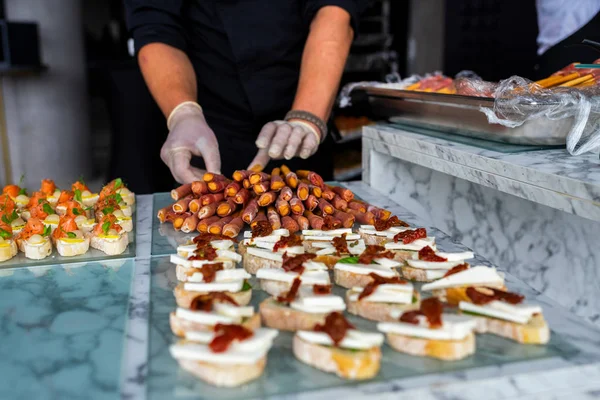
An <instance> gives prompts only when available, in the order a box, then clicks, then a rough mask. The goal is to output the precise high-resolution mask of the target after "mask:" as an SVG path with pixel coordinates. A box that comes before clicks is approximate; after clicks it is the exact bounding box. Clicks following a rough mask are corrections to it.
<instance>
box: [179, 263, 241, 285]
mask: <svg viewBox="0 0 600 400" xmlns="http://www.w3.org/2000/svg"><path fill="white" fill-rule="evenodd" d="M234 267H235V264H234V263H232V262H224V263H223V268H224V269H233V268H234ZM195 272H200V273H201V272H202V271H201V270H200V268H186V267H183V266H181V265H177V266H176V267H175V276H176V277H177V280H178V281H179V282H187V281H188V279H189V277H190V276H192V275H194V273H195Z"/></svg>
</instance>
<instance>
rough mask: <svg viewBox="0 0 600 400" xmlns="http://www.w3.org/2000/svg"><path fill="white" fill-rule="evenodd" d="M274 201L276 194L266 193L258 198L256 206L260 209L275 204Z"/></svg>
mask: <svg viewBox="0 0 600 400" xmlns="http://www.w3.org/2000/svg"><path fill="white" fill-rule="evenodd" d="M275 200H277V194H275V192H267V193H264V194H262V195H260V197H259V198H258V205H259V206H261V207H267V206H270V205H271V204H273V203H275Z"/></svg>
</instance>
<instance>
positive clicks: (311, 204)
mask: <svg viewBox="0 0 600 400" xmlns="http://www.w3.org/2000/svg"><path fill="white" fill-rule="evenodd" d="M318 205H319V199H317V198H316V197H315V196H314V195H312V194H311V195H309V196H308V198H307V199H306V201H305V202H304V208H306V209H307V210H308V211H313V210H314V209H315V208H317V206H318Z"/></svg>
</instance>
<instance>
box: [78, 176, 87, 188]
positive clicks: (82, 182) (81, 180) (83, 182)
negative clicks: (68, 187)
mask: <svg viewBox="0 0 600 400" xmlns="http://www.w3.org/2000/svg"><path fill="white" fill-rule="evenodd" d="M77 182H81V184H82V185H83V186H87V185H86V184H85V181H84V180H83V175H79V179H77Z"/></svg>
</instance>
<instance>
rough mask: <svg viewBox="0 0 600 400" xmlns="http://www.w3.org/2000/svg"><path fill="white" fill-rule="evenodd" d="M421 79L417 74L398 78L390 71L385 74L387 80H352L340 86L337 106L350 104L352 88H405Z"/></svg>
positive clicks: (348, 105)
mask: <svg viewBox="0 0 600 400" xmlns="http://www.w3.org/2000/svg"><path fill="white" fill-rule="evenodd" d="M420 79H422V77H421V76H419V75H413V76H409V77H408V78H404V79H400V75H398V74H396V73H392V74H389V75H387V76H386V80H387V82H353V83H348V84H347V85H346V86H344V87H343V88H342V90H341V91H340V94H339V96H338V100H337V101H338V106H339V107H340V108H346V107H350V106H351V105H352V100H351V96H350V95H351V94H352V91H353V90H354V89H357V88H364V87H381V88H387V89H398V90H402V89H406V88H407V87H409V86H410V85H412V84H414V83H417V82H418V81H419V80H420Z"/></svg>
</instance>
